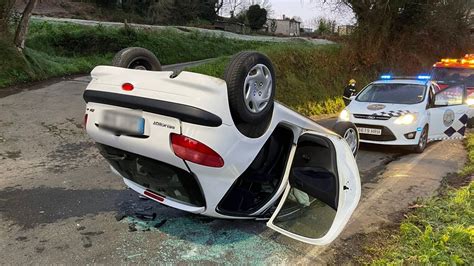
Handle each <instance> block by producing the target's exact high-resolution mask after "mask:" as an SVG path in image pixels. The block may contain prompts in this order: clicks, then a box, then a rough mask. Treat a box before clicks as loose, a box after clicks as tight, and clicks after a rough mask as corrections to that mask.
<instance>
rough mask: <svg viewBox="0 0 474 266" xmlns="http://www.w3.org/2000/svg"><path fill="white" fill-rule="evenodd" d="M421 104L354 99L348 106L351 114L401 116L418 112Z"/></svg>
mask: <svg viewBox="0 0 474 266" xmlns="http://www.w3.org/2000/svg"><path fill="white" fill-rule="evenodd" d="M420 105H422V103H419V104H392V103H375V102H358V101H352V102H351V104H350V105H349V106H348V107H347V109H348V110H349V112H350V113H351V114H364V115H382V116H400V115H403V114H406V113H417V112H419V110H420Z"/></svg>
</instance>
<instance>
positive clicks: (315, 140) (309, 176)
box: [267, 132, 361, 245]
mask: <svg viewBox="0 0 474 266" xmlns="http://www.w3.org/2000/svg"><path fill="white" fill-rule="evenodd" d="M283 182H284V183H287V184H288V185H287V187H286V190H285V192H284V194H283V197H282V199H281V201H280V203H279V204H278V206H277V209H276V210H275V212H274V213H273V216H272V217H271V218H270V220H269V221H268V223H267V226H268V227H270V228H271V229H273V230H275V231H277V232H280V233H282V234H284V235H286V236H288V237H291V238H294V239H296V240H299V241H303V242H306V243H309V244H313V245H326V244H329V243H330V242H332V241H333V240H334V239H335V238H336V237H337V236H338V235H339V234H340V233H341V231H342V229H344V227H345V225H346V224H347V222H348V221H349V218H350V217H351V215H352V213H353V212H354V210H355V208H356V207H357V204H358V202H359V198H360V194H361V185H360V178H359V170H358V168H357V164H356V162H355V159H354V156H353V155H352V151H351V149H350V148H349V146H348V145H347V143H346V141H345V140H344V139H342V138H341V137H339V136H336V135H330V134H322V133H317V132H304V133H303V134H302V135H301V136H300V137H299V139H298V143H297V146H296V149H294V148H293V149H292V152H291V154H290V159H289V161H288V163H287V167H286V169H285V175H284V180H283Z"/></svg>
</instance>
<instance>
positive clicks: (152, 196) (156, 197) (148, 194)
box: [143, 190, 165, 202]
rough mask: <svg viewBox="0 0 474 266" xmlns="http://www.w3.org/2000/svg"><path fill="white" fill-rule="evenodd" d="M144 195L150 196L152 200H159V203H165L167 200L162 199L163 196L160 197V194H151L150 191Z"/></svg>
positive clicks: (146, 191)
mask: <svg viewBox="0 0 474 266" xmlns="http://www.w3.org/2000/svg"><path fill="white" fill-rule="evenodd" d="M143 194H145V196H148V197H150V198H152V199H154V200H157V201H159V202H163V201H164V200H165V198H164V197H162V196H160V195H158V194H155V193H153V192H151V191H149V190H145V192H143Z"/></svg>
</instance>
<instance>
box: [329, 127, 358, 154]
mask: <svg viewBox="0 0 474 266" xmlns="http://www.w3.org/2000/svg"><path fill="white" fill-rule="evenodd" d="M333 131H334V132H336V133H337V134H339V135H340V136H341V137H342V138H344V139H345V140H346V141H347V144H349V148H351V150H352V154H353V155H354V157H355V156H356V155H357V153H358V152H359V144H360V138H359V131H357V127H356V126H355V125H354V124H353V123H351V122H339V123H336V124H335V125H334V127H333Z"/></svg>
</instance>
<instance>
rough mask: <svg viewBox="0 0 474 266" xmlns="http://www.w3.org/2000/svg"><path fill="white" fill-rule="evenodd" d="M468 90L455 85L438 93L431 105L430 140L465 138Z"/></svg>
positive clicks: (462, 86) (461, 85)
mask: <svg viewBox="0 0 474 266" xmlns="http://www.w3.org/2000/svg"><path fill="white" fill-rule="evenodd" d="M465 96H466V89H465V86H464V85H463V84H458V85H453V86H450V87H448V88H446V89H444V90H441V91H439V92H437V93H436V94H435V95H434V97H433V99H432V102H431V103H430V109H429V111H430V127H429V130H428V140H443V139H459V138H463V137H464V133H465V131H466V124H467V120H468V116H467V111H468V108H469V107H468V105H467V104H466V103H465Z"/></svg>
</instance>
